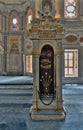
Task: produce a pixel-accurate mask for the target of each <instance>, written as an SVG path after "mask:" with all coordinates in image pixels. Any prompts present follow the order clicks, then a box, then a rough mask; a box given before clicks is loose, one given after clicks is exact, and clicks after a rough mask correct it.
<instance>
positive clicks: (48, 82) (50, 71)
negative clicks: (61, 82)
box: [39, 45, 54, 96]
mask: <svg viewBox="0 0 83 130" xmlns="http://www.w3.org/2000/svg"><path fill="white" fill-rule="evenodd" d="M39 86H40V88H39V89H40V93H41V95H42V96H43V95H44V96H45V95H48V96H52V95H53V94H54V50H53V48H52V46H50V45H45V46H43V48H42V50H41V55H40V57H39Z"/></svg>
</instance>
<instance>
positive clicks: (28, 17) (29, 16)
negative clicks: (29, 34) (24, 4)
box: [26, 8, 33, 29]
mask: <svg viewBox="0 0 83 130" xmlns="http://www.w3.org/2000/svg"><path fill="white" fill-rule="evenodd" d="M32 17H33V11H32V9H31V8H28V10H27V15H26V26H27V29H30V28H31V21H32Z"/></svg>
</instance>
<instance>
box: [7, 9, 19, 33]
mask: <svg viewBox="0 0 83 130" xmlns="http://www.w3.org/2000/svg"><path fill="white" fill-rule="evenodd" d="M19 21H20V20H19V14H18V13H17V11H16V10H12V11H11V12H10V15H9V30H10V31H18V30H19V28H20V24H19V23H20V22H19Z"/></svg>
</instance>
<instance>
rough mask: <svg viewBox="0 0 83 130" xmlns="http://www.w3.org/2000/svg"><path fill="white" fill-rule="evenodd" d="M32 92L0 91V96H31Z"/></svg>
mask: <svg viewBox="0 0 83 130" xmlns="http://www.w3.org/2000/svg"><path fill="white" fill-rule="evenodd" d="M32 94H33V92H32V90H15V89H14V90H13V89H12V90H0V96H1V95H4V96H5V95H21V96H22V95H27V96H28V95H32Z"/></svg>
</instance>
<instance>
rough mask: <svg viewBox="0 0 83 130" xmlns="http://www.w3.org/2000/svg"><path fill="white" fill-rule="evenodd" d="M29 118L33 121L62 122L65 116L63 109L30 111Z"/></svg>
mask: <svg viewBox="0 0 83 130" xmlns="http://www.w3.org/2000/svg"><path fill="white" fill-rule="evenodd" d="M30 116H31V118H32V119H33V120H64V119H65V116H66V112H65V109H63V110H54V109H37V110H35V109H33V107H31V109H30Z"/></svg>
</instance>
